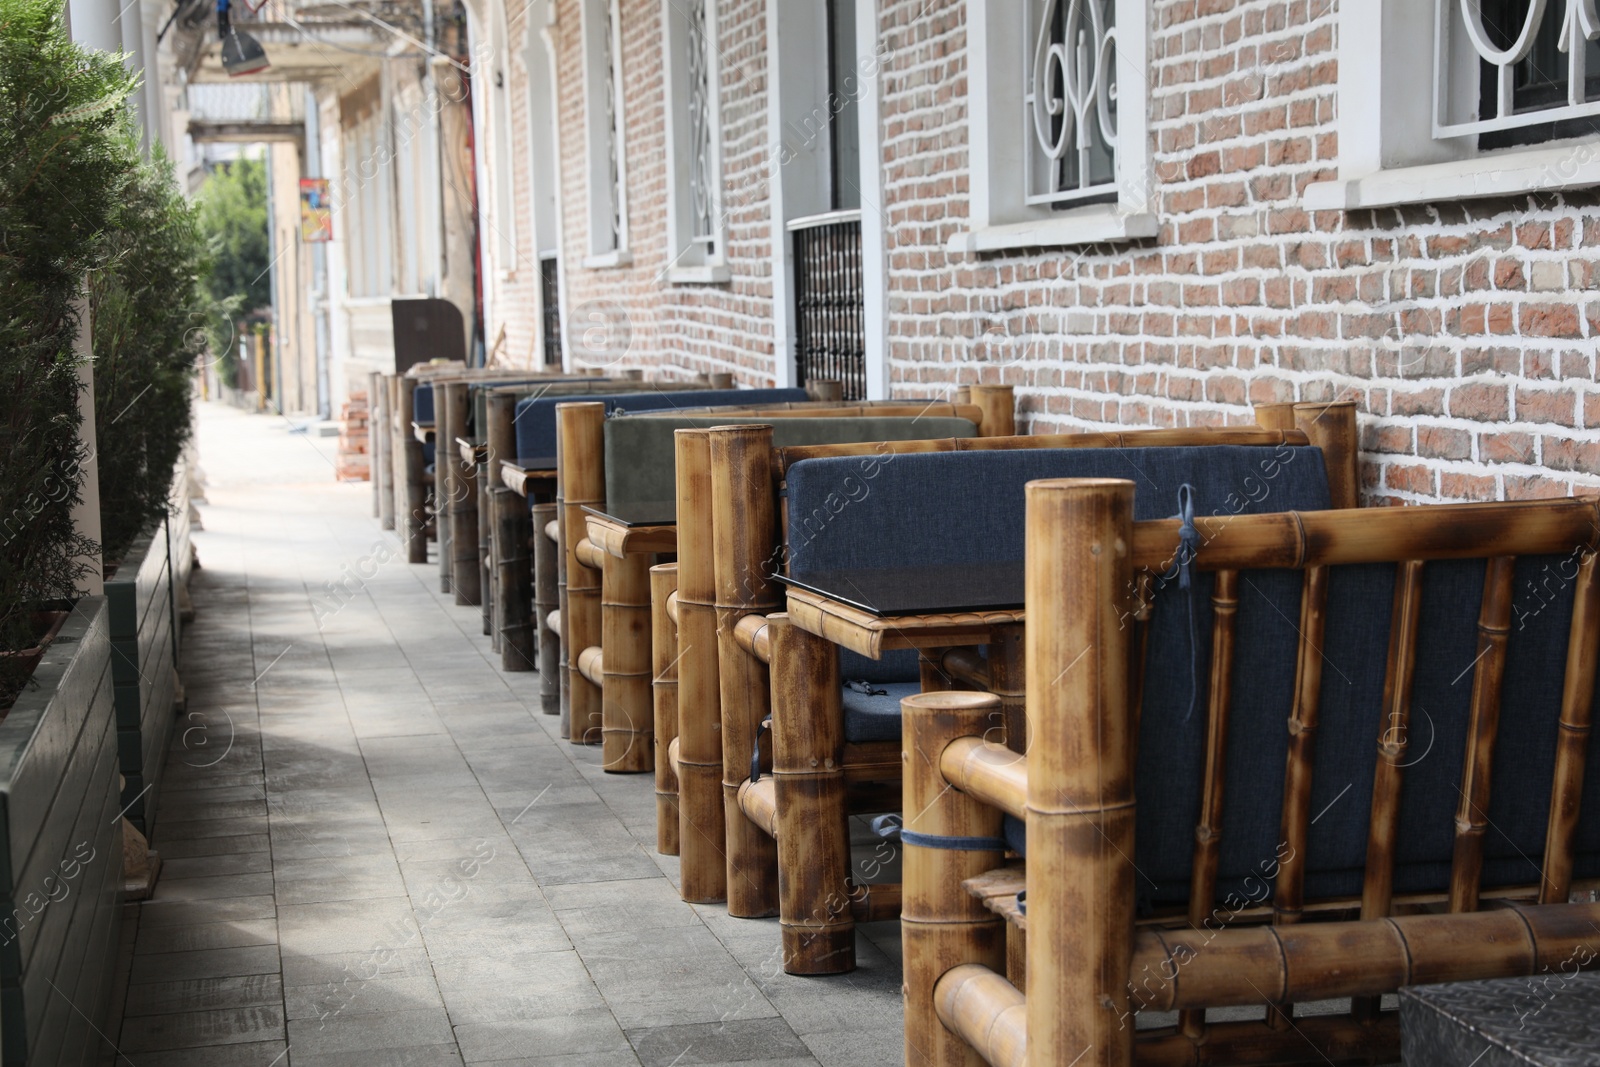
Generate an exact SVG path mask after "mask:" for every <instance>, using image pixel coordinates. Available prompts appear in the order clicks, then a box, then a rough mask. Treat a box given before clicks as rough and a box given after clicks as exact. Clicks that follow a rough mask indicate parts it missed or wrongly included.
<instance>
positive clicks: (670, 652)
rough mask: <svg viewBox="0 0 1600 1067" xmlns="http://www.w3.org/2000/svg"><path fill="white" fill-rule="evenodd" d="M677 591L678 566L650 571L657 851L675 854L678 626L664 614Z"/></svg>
mask: <svg viewBox="0 0 1600 1067" xmlns="http://www.w3.org/2000/svg"><path fill="white" fill-rule="evenodd" d="M677 590H678V565H677V564H676V563H662V564H658V565H656V566H654V567H651V568H650V629H651V640H650V646H651V647H650V653H651V667H652V668H653V669H654V671H655V680H654V682H653V683H652V684H651V691H652V695H653V696H654V698H655V700H654V703H655V707H654V711H655V758H656V851H657V852H659V853H661V854H662V855H663V856H676V855H677V854H678V772H677V771H676V770H675V769H674V768H673V766H672V759H671V753H670V751H669V747H670V746H671V744H672V742H673V741H676V740H677V738H678V627H677V625H676V624H675V623H673V621H672V616H671V615H669V614H668V613H667V598H668V597H670V596H671V595H672V594H673V593H675V592H677Z"/></svg>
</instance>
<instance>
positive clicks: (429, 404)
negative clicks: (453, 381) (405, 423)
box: [411, 382, 433, 423]
mask: <svg viewBox="0 0 1600 1067" xmlns="http://www.w3.org/2000/svg"><path fill="white" fill-rule="evenodd" d="M411 421H412V422H420V423H431V422H433V383H432V382H418V383H417V391H416V392H415V393H414V394H413V395H412V400H411Z"/></svg>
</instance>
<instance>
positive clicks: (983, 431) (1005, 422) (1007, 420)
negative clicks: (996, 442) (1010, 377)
mask: <svg viewBox="0 0 1600 1067" xmlns="http://www.w3.org/2000/svg"><path fill="white" fill-rule="evenodd" d="M969 388H970V390H971V397H972V403H974V404H976V405H978V408H979V409H980V410H981V411H982V412H983V423H982V424H981V425H980V426H979V427H978V434H979V436H981V437H1013V436H1015V435H1016V432H1017V396H1016V390H1015V389H1014V388H1012V387H1011V386H1009V385H974V386H970V387H969Z"/></svg>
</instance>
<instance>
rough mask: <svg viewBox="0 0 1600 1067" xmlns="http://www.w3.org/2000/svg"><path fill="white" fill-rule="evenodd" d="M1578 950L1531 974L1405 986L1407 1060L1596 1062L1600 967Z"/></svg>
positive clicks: (1444, 1064)
mask: <svg viewBox="0 0 1600 1067" xmlns="http://www.w3.org/2000/svg"><path fill="white" fill-rule="evenodd" d="M1581 959H1582V957H1581V956H1578V957H1575V958H1574V959H1573V960H1572V961H1571V962H1570V963H1565V964H1563V965H1562V967H1561V968H1560V969H1553V970H1551V971H1549V972H1548V973H1545V974H1541V975H1535V976H1533V977H1531V978H1493V979H1489V980H1486V981H1480V982H1449V983H1446V984H1444V985H1430V986H1409V987H1407V988H1405V989H1402V990H1401V991H1400V1027H1401V1035H1402V1036H1401V1042H1402V1047H1403V1048H1404V1049H1405V1057H1406V1064H1407V1065H1408V1067H1410V1065H1412V1064H1415V1065H1416V1067H1457V1065H1461V1064H1473V1063H1475V1064H1478V1067H1490V1065H1491V1064H1492V1065H1494V1067H1500V1065H1511V1064H1515V1065H1517V1067H1529V1065H1533V1067H1569V1065H1570V1067H1579V1065H1590V1064H1594V1063H1595V1062H1597V1058H1596V1054H1595V1050H1596V1049H1597V1048H1600V972H1596V971H1583V972H1578V971H1576V965H1577V964H1578V962H1579V961H1580V960H1581Z"/></svg>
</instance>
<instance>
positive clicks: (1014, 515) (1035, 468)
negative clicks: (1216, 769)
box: [787, 445, 1330, 832]
mask: <svg viewBox="0 0 1600 1067" xmlns="http://www.w3.org/2000/svg"><path fill="white" fill-rule="evenodd" d="M1091 477H1111V478H1129V479H1131V480H1132V481H1133V482H1134V486H1135V489H1134V514H1135V517H1137V518H1141V519H1154V518H1162V517H1165V516H1168V515H1171V514H1173V513H1175V512H1176V510H1177V495H1178V487H1179V486H1181V485H1183V484H1184V483H1188V484H1190V485H1192V486H1193V487H1194V490H1195V510H1196V512H1197V513H1200V514H1216V513H1223V514H1236V513H1237V514H1242V513H1247V512H1260V511H1272V510H1279V509H1299V510H1307V511H1310V510H1322V509H1325V508H1327V507H1329V506H1330V498H1329V496H1328V479H1327V472H1326V469H1325V468H1324V466H1323V461H1322V453H1321V451H1320V450H1319V449H1315V448H1305V447H1289V446H1283V447H1277V448H1267V447H1245V446H1232V445H1226V446H1224V445H1207V446H1203V447H1197V448H1123V449H1099V448H1081V449H1017V450H1003V451H974V452H932V453H911V454H901V455H894V454H883V455H876V456H870V457H860V456H852V457H837V458H827V459H810V460H802V461H800V462H799V463H796V464H795V465H794V466H793V467H791V468H790V469H789V472H788V476H787V494H788V537H789V542H788V550H789V551H788V560H789V573H790V574H791V575H793V576H795V577H797V578H804V577H806V576H807V575H808V574H812V573H815V572H817V571H826V570H833V569H846V570H849V569H857V568H871V567H903V566H907V565H908V564H909V563H911V562H917V563H928V564H933V565H947V564H963V563H990V562H1004V561H1007V560H1021V559H1022V558H1023V551H1024V540H1025V517H1026V516H1025V511H1024V508H1025V496H1024V488H1025V486H1026V485H1027V483H1028V482H1030V481H1034V480H1036V479H1040V478H1091ZM1292 667H1293V661H1292V660H1291V661H1290V669H1291V670H1292ZM840 671H841V674H842V676H843V677H845V678H862V679H866V680H868V681H876V682H896V681H912V680H915V679H916V678H917V676H918V667H917V656H916V653H915V652H911V651H903V652H893V653H889V654H886V655H885V656H884V657H883V659H881V660H877V661H874V660H870V659H867V658H866V657H863V656H858V655H856V654H855V653H852V652H841V654H840ZM1192 830H1193V826H1192V824H1191V826H1190V831H1191V832H1192Z"/></svg>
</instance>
